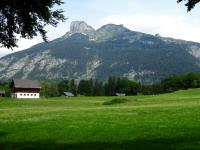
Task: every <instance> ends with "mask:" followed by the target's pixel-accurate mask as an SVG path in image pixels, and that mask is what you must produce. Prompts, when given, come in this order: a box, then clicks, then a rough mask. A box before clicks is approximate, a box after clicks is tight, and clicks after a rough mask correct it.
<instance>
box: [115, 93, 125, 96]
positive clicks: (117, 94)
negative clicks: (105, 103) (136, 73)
mask: <svg viewBox="0 0 200 150" xmlns="http://www.w3.org/2000/svg"><path fill="white" fill-rule="evenodd" d="M116 96H126V94H125V93H116Z"/></svg>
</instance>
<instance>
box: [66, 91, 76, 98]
mask: <svg viewBox="0 0 200 150" xmlns="http://www.w3.org/2000/svg"><path fill="white" fill-rule="evenodd" d="M64 95H65V96H67V97H74V94H73V93H71V92H64Z"/></svg>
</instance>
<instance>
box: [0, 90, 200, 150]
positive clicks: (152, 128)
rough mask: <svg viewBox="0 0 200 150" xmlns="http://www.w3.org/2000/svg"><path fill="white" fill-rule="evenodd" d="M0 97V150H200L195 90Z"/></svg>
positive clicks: (199, 100)
mask: <svg viewBox="0 0 200 150" xmlns="http://www.w3.org/2000/svg"><path fill="white" fill-rule="evenodd" d="M115 98H116V97H75V98H69V99H68V98H64V97H63V98H52V99H41V100H17V101H13V100H9V99H1V100H0V149H1V150H4V149H17V150H26V149H32V150H35V149H36V150H38V149H41V150H44V149H47V150H51V149H58V150H60V149H82V150H86V149H101V150H103V149H119V150H121V149H122V150H123V149H131V150H134V149H135V150H175V149H176V150H197V149H200V89H196V90H188V91H179V92H176V93H172V94H164V95H159V96H136V97H126V99H128V100H127V101H126V102H124V103H120V104H112V103H111V105H104V104H105V102H109V101H111V100H112V99H115Z"/></svg>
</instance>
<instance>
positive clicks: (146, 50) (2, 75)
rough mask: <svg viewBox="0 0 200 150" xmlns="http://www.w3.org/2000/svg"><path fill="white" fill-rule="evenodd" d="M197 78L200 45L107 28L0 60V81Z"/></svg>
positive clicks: (73, 32) (74, 26) (81, 30)
mask: <svg viewBox="0 0 200 150" xmlns="http://www.w3.org/2000/svg"><path fill="white" fill-rule="evenodd" d="M189 71H196V72H200V44H199V43H195V42H189V41H184V40H176V39H173V38H165V37H161V36H160V35H159V34H157V35H155V36H154V35H149V34H145V33H141V32H135V31H131V30H129V29H127V28H125V27H124V26H123V25H114V24H108V25H104V26H103V27H101V28H99V29H97V30H95V29H94V28H92V27H91V26H89V25H87V24H86V23H85V22H83V21H75V22H72V23H71V27H70V31H69V32H67V33H66V34H65V35H63V36H62V37H60V38H58V39H55V40H53V41H51V42H49V43H40V44H37V45H35V46H33V47H31V48H29V49H26V50H23V51H20V52H16V53H13V54H10V55H7V56H5V57H3V58H1V59H0V80H1V81H5V80H10V79H12V78H23V79H40V80H62V79H77V80H80V79H90V78H95V79H100V80H106V79H107V78H108V77H109V76H116V77H126V78H129V79H132V80H139V81H141V82H143V83H152V82H156V81H159V80H161V79H163V78H165V77H167V76H169V75H172V74H178V73H183V72H189Z"/></svg>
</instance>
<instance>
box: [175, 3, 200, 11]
mask: <svg viewBox="0 0 200 150" xmlns="http://www.w3.org/2000/svg"><path fill="white" fill-rule="evenodd" d="M182 1H187V2H186V4H185V6H187V9H188V11H190V10H192V9H193V8H194V7H195V5H196V4H197V3H199V2H200V0H178V3H180V2H182Z"/></svg>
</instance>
